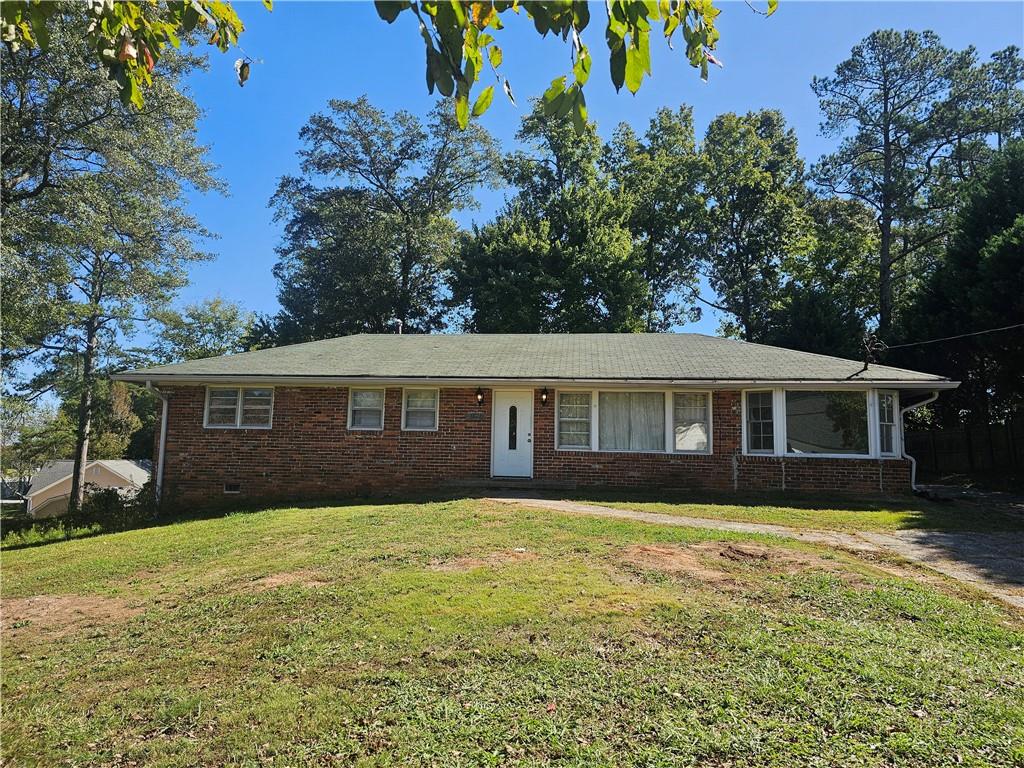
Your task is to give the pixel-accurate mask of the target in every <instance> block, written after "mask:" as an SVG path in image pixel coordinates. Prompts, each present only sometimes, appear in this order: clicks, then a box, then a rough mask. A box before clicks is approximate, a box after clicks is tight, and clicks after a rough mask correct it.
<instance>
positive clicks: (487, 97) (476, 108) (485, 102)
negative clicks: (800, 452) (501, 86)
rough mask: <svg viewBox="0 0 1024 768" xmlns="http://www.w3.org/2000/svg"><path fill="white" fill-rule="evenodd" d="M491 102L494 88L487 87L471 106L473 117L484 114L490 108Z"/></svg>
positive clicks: (491, 86)
mask: <svg viewBox="0 0 1024 768" xmlns="http://www.w3.org/2000/svg"><path fill="white" fill-rule="evenodd" d="M492 101H494V86H493V85H488V86H487V87H486V88H484V89H483V91H481V92H480V95H479V96H477V97H476V103H474V104H473V117H480V115H482V114H483V113H484V112H486V111H487V110H488V108H490V106H491V102H492Z"/></svg>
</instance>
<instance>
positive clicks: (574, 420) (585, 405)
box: [558, 392, 591, 450]
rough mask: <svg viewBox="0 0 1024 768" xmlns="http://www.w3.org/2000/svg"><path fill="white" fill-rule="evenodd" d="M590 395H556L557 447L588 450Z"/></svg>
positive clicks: (585, 393)
mask: <svg viewBox="0 0 1024 768" xmlns="http://www.w3.org/2000/svg"><path fill="white" fill-rule="evenodd" d="M590 410H591V406H590V393H589V392H559V393H558V447H559V448H580V449H584V450H589V449H590Z"/></svg>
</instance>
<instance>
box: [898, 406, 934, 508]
mask: <svg viewBox="0 0 1024 768" xmlns="http://www.w3.org/2000/svg"><path fill="white" fill-rule="evenodd" d="M938 398H939V391H938V390H935V391H934V392H932V393H931V395H930V396H929V397H927V398H925V399H924V400H922V401H921V402H919V403H914V404H913V405H908V406H907V407H906V408H901V409H900V449H901V452H902V453H903V458H904V459H907V460H909V461H910V489H911V490H912V491H916V490H917V460H916V459H915V458H914V457H913V456H911V455H910V454H909V453H907V444H906V443H905V442H904V440H903V414H905V413H908V412H910V411H912V410H914V409H915V408H920V407H921V406H922V405H928V403H934V402H935V401H936V400H937V399H938Z"/></svg>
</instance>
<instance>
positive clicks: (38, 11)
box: [28, 3, 53, 48]
mask: <svg viewBox="0 0 1024 768" xmlns="http://www.w3.org/2000/svg"><path fill="white" fill-rule="evenodd" d="M46 6H49V7H51V8H52V7H53V4H52V3H47V4H45V6H44V4H43V3H39V4H36V3H29V5H28V15H29V19H30V20H31V22H32V36H33V37H34V38H35V41H36V43H38V44H39V47H40V48H48V47H49V46H50V33H49V32H48V31H47V29H46V17H47V15H48V14H47V11H46Z"/></svg>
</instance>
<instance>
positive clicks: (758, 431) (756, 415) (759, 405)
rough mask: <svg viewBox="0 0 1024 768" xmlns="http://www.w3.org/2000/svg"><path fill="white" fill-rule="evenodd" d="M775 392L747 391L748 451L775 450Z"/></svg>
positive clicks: (772, 451) (766, 451)
mask: <svg viewBox="0 0 1024 768" xmlns="http://www.w3.org/2000/svg"><path fill="white" fill-rule="evenodd" d="M772 397H773V393H772V391H771V390H766V391H763V392H747V413H746V420H747V422H746V424H747V452H748V453H774V452H775V414H774V410H773V408H772Z"/></svg>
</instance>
